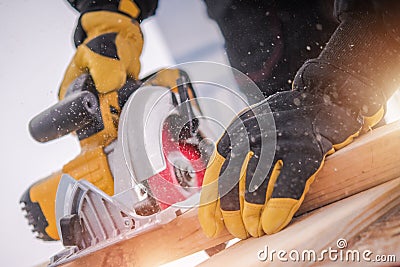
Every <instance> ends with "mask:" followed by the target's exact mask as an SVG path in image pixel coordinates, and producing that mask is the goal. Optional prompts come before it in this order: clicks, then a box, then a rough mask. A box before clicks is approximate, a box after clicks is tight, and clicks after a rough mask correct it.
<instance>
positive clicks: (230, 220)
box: [199, 91, 362, 239]
mask: <svg viewBox="0 0 400 267" xmlns="http://www.w3.org/2000/svg"><path fill="white" fill-rule="evenodd" d="M268 105H269V106H270V108H271V111H270V109H269V108H268ZM263 109H265V110H266V112H265V113H263V111H262V110H263ZM271 112H272V114H271ZM256 114H257V115H256ZM271 115H272V116H273V118H274V120H275V127H276V147H275V148H274V147H273V146H271V149H275V156H274V157H273V160H272V166H271V168H270V170H269V172H268V167H269V166H265V165H266V164H267V162H266V161H268V159H266V158H264V160H263V161H260V158H261V159H262V157H260V154H261V151H262V146H261V144H262V142H261V139H262V136H261V134H262V133H261V130H260V127H259V125H260V124H259V121H262V120H264V118H262V117H263V116H271ZM243 126H244V127H243ZM361 126H362V123H361V121H360V120H357V116H354V115H353V114H352V113H349V112H348V111H347V110H346V109H345V108H342V107H340V106H338V105H335V104H333V103H329V102H325V101H324V99H323V98H322V97H316V96H314V95H312V94H309V93H302V92H299V91H290V92H283V93H278V94H276V95H274V96H272V97H270V98H269V99H267V100H265V101H263V102H261V103H260V104H259V105H258V106H256V107H253V108H252V109H249V110H247V111H245V112H243V113H242V114H241V115H240V116H239V117H238V118H237V119H236V120H235V121H234V122H233V123H232V124H231V125H230V126H229V127H228V129H227V131H226V132H225V134H224V135H223V136H222V137H221V138H220V140H219V141H218V143H217V146H216V149H215V151H214V154H213V157H212V158H211V159H210V163H209V166H208V168H207V170H206V174H205V178H204V183H203V189H202V192H201V201H200V205H201V206H200V208H199V219H200V223H201V226H202V228H203V230H204V232H205V233H206V235H207V236H210V237H213V236H216V235H217V234H218V233H219V231H220V230H221V229H222V228H223V227H224V224H225V227H226V228H227V230H228V231H229V232H230V233H231V234H232V235H234V236H235V237H238V238H242V239H244V238H247V237H249V235H250V236H254V237H259V236H261V235H264V233H266V234H272V233H275V232H278V231H280V230H281V229H282V228H283V227H285V226H286V225H287V224H288V223H289V222H290V220H291V219H292V217H293V215H294V214H295V212H296V211H297V210H298V209H299V207H300V205H301V203H302V202H303V200H304V196H305V194H306V193H307V191H308V189H309V186H310V184H311V183H312V182H313V181H314V178H315V175H316V173H317V172H318V171H319V170H320V169H321V167H322V165H323V162H324V159H325V156H326V155H327V154H329V153H331V152H333V151H334V150H335V149H338V148H340V147H342V146H344V145H346V144H347V143H349V142H350V141H351V140H352V139H353V137H354V136H356V135H357V134H358V132H359V130H360V129H361ZM271 128H273V127H271ZM242 129H245V131H244V132H245V133H246V134H247V136H248V138H242V139H239V140H243V142H242V143H241V142H240V141H239V143H234V142H233V140H234V139H235V135H241V133H240V132H243V130H242ZM265 133H267V134H275V133H272V132H271V131H268V130H267V131H266V132H265ZM242 135H243V134H242ZM245 140H246V141H245ZM247 140H248V144H246V142H247ZM263 145H265V146H268V145H269V144H263ZM233 151H236V152H235V154H234V155H233ZM233 158H234V160H236V162H237V161H238V159H239V158H240V160H239V161H242V160H243V161H242V162H240V164H239V165H238V164H237V163H232V161H233ZM266 167H267V168H266ZM257 168H263V169H265V170H266V172H265V173H264V176H263V177H262V183H261V184H260V185H259V186H258V187H257V185H256V186H251V184H252V183H251V180H252V179H253V178H256V177H253V176H254V174H255V172H256V170H257ZM228 179H229V180H230V181H227V180H228ZM232 180H233V181H234V183H233V184H232ZM227 186H228V187H229V186H230V188H227ZM232 186H233V188H232ZM231 188H232V189H231Z"/></svg>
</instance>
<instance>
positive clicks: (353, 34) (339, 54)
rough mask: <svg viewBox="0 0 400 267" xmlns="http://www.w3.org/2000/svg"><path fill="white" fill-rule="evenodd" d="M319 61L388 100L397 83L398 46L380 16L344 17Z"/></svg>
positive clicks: (399, 80)
mask: <svg viewBox="0 0 400 267" xmlns="http://www.w3.org/2000/svg"><path fill="white" fill-rule="evenodd" d="M341 20H342V22H341V24H340V25H339V27H338V28H337V30H336V31H335V33H334V34H333V35H332V37H331V39H330V40H329V42H328V44H327V45H326V47H325V49H324V50H323V51H322V52H321V54H320V56H319V57H318V59H320V60H322V61H325V62H328V63H329V64H331V65H333V66H337V67H338V68H339V69H343V70H344V71H346V72H348V73H349V74H351V75H353V76H355V77H357V78H358V79H360V80H362V81H363V82H364V83H367V84H368V85H370V86H372V87H375V88H379V89H380V90H382V91H383V93H384V94H385V95H387V96H390V95H391V94H392V93H393V92H394V91H395V90H396V89H397V87H398V84H399V83H400V64H399V63H400V45H399V43H398V42H396V41H395V40H394V39H393V37H392V35H390V34H389V32H388V31H387V27H385V23H384V22H383V19H382V16H381V15H380V14H373V13H367V12H358V13H345V14H343V15H342V16H341Z"/></svg>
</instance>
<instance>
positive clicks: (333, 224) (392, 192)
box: [200, 178, 400, 267]
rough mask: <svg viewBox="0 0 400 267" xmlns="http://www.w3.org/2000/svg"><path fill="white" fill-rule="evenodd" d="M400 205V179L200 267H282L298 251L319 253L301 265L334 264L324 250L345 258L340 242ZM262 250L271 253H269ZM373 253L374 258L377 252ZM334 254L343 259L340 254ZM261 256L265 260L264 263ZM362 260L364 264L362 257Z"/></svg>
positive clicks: (242, 244) (228, 251) (239, 245)
mask: <svg viewBox="0 0 400 267" xmlns="http://www.w3.org/2000/svg"><path fill="white" fill-rule="evenodd" d="M398 205H400V178H397V179H395V180H393V181H390V182H387V183H385V184H382V185H379V186H377V187H375V188H372V189H369V190H367V191H364V192H361V193H359V194H357V195H354V196H352V197H349V198H347V199H343V200H341V201H339V202H336V203H333V204H331V205H329V206H327V207H324V208H323V209H318V210H316V211H314V212H312V213H311V214H310V215H309V216H306V218H304V219H300V220H297V221H296V222H294V223H293V224H292V225H291V226H290V227H287V228H286V229H284V230H282V231H281V232H279V233H277V234H274V235H270V236H263V237H260V238H250V239H247V240H243V241H241V242H239V243H237V244H235V245H233V246H232V247H230V248H229V249H226V250H224V251H222V252H220V253H219V254H217V255H215V256H213V257H212V258H210V259H208V260H207V261H206V262H203V263H202V264H200V266H223V265H229V266H232V267H234V266H259V265H263V266H264V265H273V266H281V265H285V264H286V265H287V264H289V266H290V265H291V263H292V264H293V263H294V262H295V261H292V260H291V259H296V252H294V253H293V254H291V255H292V256H291V257H290V256H289V254H290V253H292V251H293V250H295V251H297V252H299V254H300V255H303V251H310V250H312V251H315V253H316V254H315V255H316V256H315V262H314V257H313V256H312V257H311V261H310V260H307V257H308V256H307V255H308V252H307V254H305V255H306V260H305V261H303V260H301V257H300V258H299V259H300V263H301V264H300V265H304V266H305V265H310V264H315V263H319V262H318V260H317V259H318V258H320V259H323V258H324V259H325V261H323V263H327V264H330V263H333V262H334V261H332V260H330V259H329V256H328V255H327V254H325V256H324V257H321V256H320V255H321V251H322V250H324V249H329V247H331V248H332V249H334V250H337V251H341V250H343V252H344V253H343V255H346V251H347V245H346V246H343V247H342V249H340V248H341V247H338V245H337V241H338V240H339V239H342V240H346V243H347V240H351V238H352V237H354V236H355V235H356V234H357V233H359V232H361V230H363V229H364V228H366V227H367V226H368V225H370V224H371V223H373V222H374V221H376V220H377V219H378V218H379V217H381V216H383V215H384V214H386V213H387V212H388V211H390V210H391V209H393V208H395V207H397V206H398ZM347 244H348V243H347ZM267 248H268V249H267ZM365 249H366V248H364V249H363V250H362V251H364V250H365ZM368 249H369V248H368ZM272 250H275V251H280V250H283V251H285V252H286V255H283V254H281V257H282V258H285V259H287V260H288V261H287V262H284V261H281V260H280V259H279V258H278V256H277V252H276V253H275V254H271V251H272ZM260 251H268V252H267V254H266V253H260ZM362 251H361V252H362ZM373 252H374V253H375V255H376V253H378V252H375V251H373ZM392 252H393V251H392ZM397 252H398V251H397ZM239 255H240V256H239ZM266 255H269V257H267V256H266ZM335 255H337V256H338V257H340V256H339V255H340V254H339V253H337V254H335ZM259 257H260V258H261V259H262V260H264V259H265V261H261V260H260V259H259ZM348 257H349V258H348V259H350V260H351V261H352V260H353V258H352V256H348ZM332 258H333V257H332ZM239 259H240V260H239ZM342 259H343V261H341V260H340V258H338V259H337V260H336V261H335V262H336V263H338V264H339V265H340V263H341V264H346V261H345V260H346V256H343V258H342ZM360 259H361V261H362V257H361V258H360ZM296 263H299V262H296ZM362 263H363V264H364V266H365V265H366V264H370V263H366V262H365V261H364V262H361V263H360V264H362Z"/></svg>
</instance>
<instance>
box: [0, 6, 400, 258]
mask: <svg viewBox="0 0 400 267" xmlns="http://www.w3.org/2000/svg"><path fill="white" fill-rule="evenodd" d="M178 10H179V11H180V12H178ZM171 18H173V19H171ZM76 20H77V14H76V12H75V11H74V10H73V9H72V8H70V7H69V5H68V4H67V3H66V1H62V0H41V1H38V0H24V1H22V0H14V1H10V0H8V1H6V0H0V27H1V28H0V38H1V39H0V53H1V58H0V87H1V89H0V92H1V97H0V116H1V117H0V118H1V126H0V127H1V131H0V141H1V143H2V145H1V148H2V149H1V156H0V166H1V178H0V179H1V180H0V181H1V183H0V188H1V191H0V216H1V222H0V255H1V258H0V262H1V265H2V266H33V265H36V264H39V263H42V262H45V261H46V260H47V259H48V258H49V257H50V256H51V255H53V254H54V253H56V252H57V251H59V250H61V248H62V247H61V245H60V244H59V243H57V242H56V243H45V242H42V241H39V240H36V239H35V238H34V237H33V235H32V233H31V232H30V229H29V228H28V226H27V221H26V220H25V219H24V217H23V215H22V213H21V211H20V207H19V204H18V202H19V198H20V196H21V194H22V193H23V192H24V191H25V190H26V188H27V187H28V186H29V185H30V184H31V183H33V182H34V181H37V180H38V179H40V178H42V177H46V176H47V175H49V174H50V173H51V172H53V171H56V170H58V169H60V168H61V166H62V165H63V164H65V163H66V162H68V161H69V160H71V159H72V158H73V157H74V156H75V155H76V154H77V153H78V152H79V146H78V144H77V142H76V140H75V139H74V138H72V137H64V138H61V139H59V140H56V141H53V142H50V143H48V144H39V143H37V142H35V141H34V140H33V139H32V138H31V137H30V136H29V133H28V130H27V125H28V122H29V120H30V119H31V118H32V117H33V116H34V115H36V114H37V113H39V112H40V111H42V110H43V109H45V108H47V107H49V106H50V105H52V104H54V103H56V100H57V97H56V95H57V91H58V86H59V84H60V81H61V79H62V77H63V73H64V70H65V69H66V67H67V65H68V63H69V61H70V59H71V57H72V55H73V53H74V46H73V43H72V34H73V31H74V28H75V23H76ZM160 25H162V27H160ZM143 31H144V35H145V49H144V52H143V57H142V73H149V72H151V71H152V70H155V69H158V68H159V67H162V66H169V65H171V64H174V63H179V62H183V61H187V60H213V61H218V62H222V63H227V60H226V57H225V55H224V52H223V41H222V38H221V36H220V33H219V31H218V30H217V27H216V25H215V23H213V22H211V21H209V20H208V19H207V15H206V12H205V8H204V4H203V3H202V2H201V1H196V0H190V1H189V0H185V1H183V0H180V1H179V0H168V1H165V0H162V1H161V2H160V7H159V9H158V13H157V16H156V17H155V18H152V19H150V20H149V21H146V22H144V23H143ZM188 40H190V41H188ZM393 110H395V109H392V113H393V114H395V111H393ZM393 116H398V115H396V114H395V115H393ZM394 118H395V117H392V119H391V120H393V119H394ZM202 258H204V256H203V257H201V256H199V257H195V258H191V259H190V260H189V262H191V263H195V262H196V260H199V259H202ZM180 264H182V265H183V266H188V264H189V263H188V262H187V261H186V262H184V263H182V262H181V263H180Z"/></svg>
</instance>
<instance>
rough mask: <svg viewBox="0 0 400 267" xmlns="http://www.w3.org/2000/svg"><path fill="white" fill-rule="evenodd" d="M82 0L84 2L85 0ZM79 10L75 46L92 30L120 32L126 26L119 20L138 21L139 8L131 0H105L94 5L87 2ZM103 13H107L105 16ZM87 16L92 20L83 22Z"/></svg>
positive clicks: (83, 40) (82, 41)
mask: <svg viewBox="0 0 400 267" xmlns="http://www.w3.org/2000/svg"><path fill="white" fill-rule="evenodd" d="M83 2H85V3H86V2H87V1H83ZM100 2H101V1H100ZM79 10H80V11H81V15H80V17H79V20H78V25H77V26H76V29H75V33H74V43H75V46H76V47H78V46H79V45H81V44H82V43H84V42H85V41H86V39H87V38H88V37H89V36H88V35H91V34H93V31H97V32H98V33H97V35H99V34H101V33H108V32H109V31H110V30H111V29H113V31H114V32H120V31H121V30H122V29H124V27H125V28H126V27H127V25H126V23H124V24H120V23H119V22H120V21H121V20H122V21H126V20H129V21H131V23H132V24H136V22H139V21H140V18H139V17H140V9H139V8H138V6H137V5H136V4H135V3H134V2H133V1H131V0H121V1H110V2H108V1H107V2H106V3H103V4H101V3H96V5H89V4H88V3H87V4H86V5H85V6H82V7H80V9H79ZM104 14H107V15H106V16H107V17H105V16H104ZM87 17H92V18H91V19H90V20H91V21H93V22H89V23H87V22H86V23H84V22H83V20H86V21H87V20H88V19H87ZM96 17H97V19H96ZM135 21H136V22H135ZM118 28H120V29H118ZM89 38H90V37H89Z"/></svg>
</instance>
